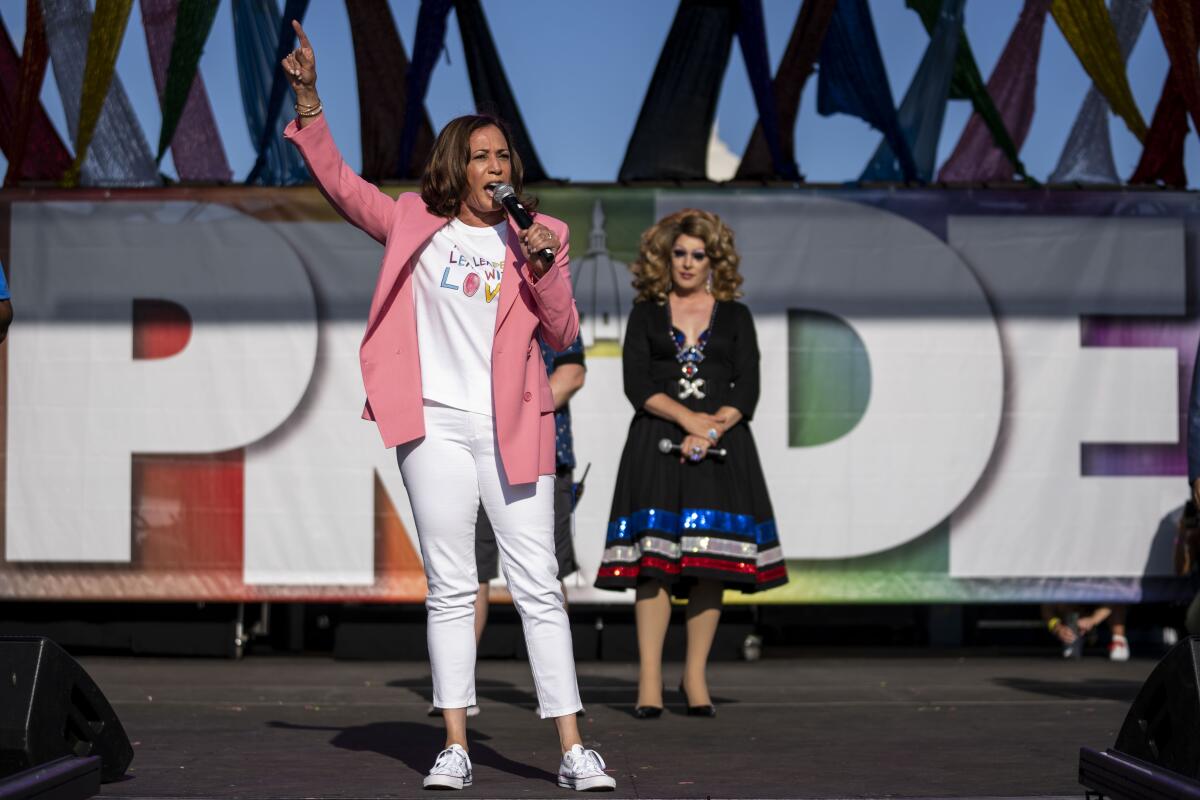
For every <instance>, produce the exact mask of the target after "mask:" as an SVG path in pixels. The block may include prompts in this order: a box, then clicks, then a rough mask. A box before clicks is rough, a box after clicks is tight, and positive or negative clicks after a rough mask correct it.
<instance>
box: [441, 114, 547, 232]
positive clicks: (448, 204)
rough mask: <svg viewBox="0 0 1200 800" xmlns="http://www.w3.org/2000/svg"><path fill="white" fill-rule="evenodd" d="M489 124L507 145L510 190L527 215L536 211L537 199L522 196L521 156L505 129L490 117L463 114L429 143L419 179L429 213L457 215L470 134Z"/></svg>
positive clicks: (448, 123) (460, 201)
mask: <svg viewBox="0 0 1200 800" xmlns="http://www.w3.org/2000/svg"><path fill="white" fill-rule="evenodd" d="M489 125H491V126H495V127H496V128H499V129H500V133H501V134H503V135H504V143H505V144H506V145H507V146H508V157H509V163H510V164H511V171H512V178H511V181H512V187H513V189H514V190H515V191H516V193H517V197H520V198H521V204H522V205H524V206H525V208H527V209H529V211H530V213H533V212H534V211H536V210H537V199H536V198H534V197H530V196H529V195H526V194H525V193H524V192H525V168H524V167H523V166H522V165H521V156H520V154H519V153H518V152H517V151H516V148H514V147H513V146H512V136H511V135H510V134H509V132H508V126H507V125H505V124H504V122H503V121H502V120H500V118H498V117H494V116H492V115H491V114H467V115H465V116H462V117H455V118H454V119H452V120H450V121H449V122H447V123H446V127H444V128H442V131H441V133H439V134H438V135H437V139H436V140H435V141H434V143H433V151H432V152H431V153H430V154H429V163H428V164H427V165H426V166H425V174H424V175H422V176H421V199H422V200H424V201H425V207H426V208H428V209H429V213H430V214H433V215H435V216H439V217H448V218H452V217H455V216H457V214H458V210H459V206H461V205H462V201H463V198H464V197H465V196H466V194H467V163H468V162H469V161H470V160H471V134H472V133H474V132H475V131H477V130H479V129H480V128H486V127H488V126H489Z"/></svg>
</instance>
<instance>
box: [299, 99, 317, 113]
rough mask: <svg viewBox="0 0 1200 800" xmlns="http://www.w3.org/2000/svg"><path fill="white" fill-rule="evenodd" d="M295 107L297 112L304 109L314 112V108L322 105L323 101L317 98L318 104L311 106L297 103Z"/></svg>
mask: <svg viewBox="0 0 1200 800" xmlns="http://www.w3.org/2000/svg"><path fill="white" fill-rule="evenodd" d="M293 105H294V107H295V109H296V110H297V111H299V110H300V109H304V110H305V111H312V110H313V109H314V108H317V107H318V106H320V105H321V99H320V98H317V102H315V103H313V104H311V105H310V104H308V103H295V104H293Z"/></svg>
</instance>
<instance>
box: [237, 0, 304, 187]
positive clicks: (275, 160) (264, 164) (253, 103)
mask: <svg viewBox="0 0 1200 800" xmlns="http://www.w3.org/2000/svg"><path fill="white" fill-rule="evenodd" d="M290 5H291V0H289V7H290ZM282 30H283V17H282V16H281V15H280V13H279V6H277V5H276V4H275V0H233V36H234V43H235V45H236V48H237V62H238V82H239V83H240V84H241V86H242V108H243V110H244V111H245V112H246V126H247V127H248V128H249V129H250V140H251V141H252V142H254V143H255V145H256V147H258V148H259V149H258V151H257V152H258V159H257V160H256V162H255V168H254V169H253V170H252V171H251V175H252V177H253V178H254V180H253V182H255V183H258V184H261V185H264V186H290V185H296V184H301V183H306V182H308V170H307V168H305V166H304V162H303V161H302V160H301V158H300V155H299V154H298V153H297V152H296V149H295V148H294V147H292V146H290V145H288V144H287V143H286V142H285V141H284V140H283V129H284V127H286V126H287V120H286V119H284V118H283V117H282V116H281V115H280V113H279V111H280V106H282V105H283V97H284V93H283V91H276V89H275V86H274V84H275V82H276V80H281V81H284V84H285V85H284V88H285V89H286V80H287V79H286V78H285V77H284V75H283V70H282V69H281V68H280V67H279V61H280V60H281V59H282V58H283V56H279V57H278V58H277V57H276V56H277V54H278V51H279V49H280V46H281V44H283V45H289V46H288V48H287V49H290V42H292V41H294V37H295V33H294V32H293V31H292V26H291V20H290V19H289V20H288V25H287V31H286V34H285V35H284V36H281V35H280V32H281V31H282ZM287 34H290V36H291V38H288V37H287ZM286 54H287V53H286V51H285V53H284V55H286ZM272 100H275V104H274V109H273V111H272V105H271V102H272ZM247 182H251V181H250V179H249V178H248V179H247Z"/></svg>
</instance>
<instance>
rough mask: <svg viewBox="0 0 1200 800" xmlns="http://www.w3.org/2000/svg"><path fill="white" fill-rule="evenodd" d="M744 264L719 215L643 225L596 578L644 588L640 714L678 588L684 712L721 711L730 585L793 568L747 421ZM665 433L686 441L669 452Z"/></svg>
mask: <svg viewBox="0 0 1200 800" xmlns="http://www.w3.org/2000/svg"><path fill="white" fill-rule="evenodd" d="M738 263H739V258H738V254H737V250H736V249H735V248H734V241H733V232H732V231H731V230H730V229H729V228H728V227H727V226H726V225H725V224H724V223H723V222H722V221H721V219H720V218H719V217H718V216H717V215H716V214H712V213H709V212H707V211H700V210H697V209H685V210H683V211H679V212H677V213H674V214H671V215H670V216H667V217H665V218H663V219H662V220H660V221H659V222H658V223H657V224H656V225H654V226H653V227H652V228H650V229H649V230H647V231H646V232H645V233H643V234H642V239H641V247H640V252H639V254H638V258H637V260H636V261H635V262H634V263H633V264H632V265H631V266H630V269H631V271H632V272H633V287H634V290H635V292H636V293H637V297H636V298H635V300H634V306H633V310H632V311H631V312H630V314H629V323H628V325H627V327H626V333H625V343H624V346H623V352H622V362H623V370H624V379H625V395H626V396H627V397H628V398H629V401H630V402H631V403H632V404H633V407H634V418H633V422H632V423H631V424H630V426H629V435H628V438H627V439H626V442H625V449H624V452H623V453H622V454H621V464H620V468H619V470H618V473H617V483H616V488H615V490H614V492H613V501H612V511H611V513H610V515H609V523H608V536H607V540H606V542H605V550H604V558H603V561H602V563H601V566H600V569H599V572H598V575H597V578H596V586H597V587H599V588H601V589H634V590H635V591H636V604H635V620H636V624H637V638H638V653H639V660H640V667H639V673H638V696H637V704H636V706H635V709H634V715H635V716H636V717H638V718H639V719H653V718H656V717H659V716H660V715H661V714H662V710H663V678H662V653H663V641H664V639H665V638H666V633H667V626H668V624H669V622H670V618H671V596H672V595H673V596H675V597H681V598H682V597H686V598H687V600H688V602H687V614H686V619H687V655H686V662H685V664H684V672H683V680H682V682H681V683H680V686H679V689H680V692H681V693H682V695H683V700H684V703H685V704H686V706H687V713H688V715H690V716H700V717H713V716H716V713H717V712H716V708H715V707H714V705H713V701H712V698H711V696H710V695H709V691H708V682H707V679H706V676H705V669H706V667H707V663H708V655H709V651H710V650H711V649H712V643H713V639H714V637H715V636H716V631H717V623H718V622H719V620H720V617H721V599H722V594H723V592H724V591H725V590H726V589H736V590H740V591H742V592H759V591H763V590H765V589H770V588H773V587H776V586H780V585H782V584H784V583H787V580H788V576H787V568H786V567H785V565H784V563H783V553H782V550H781V548H780V545H779V536H778V533H777V531H776V528H775V521H774V513H773V511H772V510H771V500H770V497H769V496H768V494H767V486H766V480H765V478H764V476H763V471H762V466H761V464H760V463H759V459H758V453H757V450H756V448H755V446H754V437H753V436H752V435H751V433H750V427H749V425H748V423H749V421H750V418H751V417H752V416H753V414H754V408H755V406H756V405H757V403H758V394H759V352H758V342H757V339H756V336H755V332H754V320H753V318H752V317H751V315H750V310H749V309H748V308H747V307H746V306H744V305H743V304H741V303H739V302H737V301H736V298H738V297H740V296H741V292H740V291H739V287H740V286H741V284H742V280H743V279H742V276H741V275H740V274H739V273H738ZM663 440H669V442H670V443H672V444H677V445H681V447H680V448H679V449H678V451H677V452H671V453H663V452H661V451H660V443H661V442H662V441H663ZM710 450H714V451H720V450H724V451H725V454H724V455H720V454H719V453H718V452H710Z"/></svg>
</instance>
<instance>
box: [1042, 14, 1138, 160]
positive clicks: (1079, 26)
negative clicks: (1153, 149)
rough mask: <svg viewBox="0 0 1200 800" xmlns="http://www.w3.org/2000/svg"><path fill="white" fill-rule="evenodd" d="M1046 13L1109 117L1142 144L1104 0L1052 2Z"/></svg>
mask: <svg viewBox="0 0 1200 800" xmlns="http://www.w3.org/2000/svg"><path fill="white" fill-rule="evenodd" d="M1050 13H1051V14H1053V15H1054V21H1055V22H1057V23H1058V27H1059V29H1060V30H1061V31H1062V33H1063V36H1065V37H1066V39H1067V43H1068V44H1070V45H1071V49H1072V50H1074V51H1075V55H1076V56H1078V58H1079V63H1080V64H1082V65H1083V68H1084V69H1085V70H1087V74H1088V75H1090V76H1092V83H1093V84H1094V85H1095V86H1096V88H1097V89H1099V90H1100V93H1101V94H1103V95H1104V97H1105V98H1106V99H1107V100H1108V105H1109V107H1111V108H1112V110H1113V113H1114V114H1116V115H1117V116H1118V117H1120V118H1121V119H1122V120H1124V121H1125V125H1126V126H1127V127H1128V128H1129V130H1130V131H1131V132H1132V133H1133V135H1134V136H1136V137H1137V138H1138V141H1142V140H1144V139H1145V138H1146V121H1145V120H1144V119H1142V112H1141V111H1139V110H1138V107H1137V103H1136V102H1134V99H1133V90H1132V89H1130V88H1129V77H1128V76H1127V75H1126V74H1125V59H1126V57H1127V56H1126V54H1125V53H1123V52H1122V50H1121V44H1120V40H1119V37H1118V36H1117V31H1116V29H1115V28H1114V27H1113V21H1112V18H1111V17H1110V16H1109V13H1108V9H1107V8H1105V6H1104V0H1053V3H1052V4H1051V6H1050Z"/></svg>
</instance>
